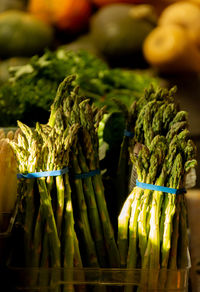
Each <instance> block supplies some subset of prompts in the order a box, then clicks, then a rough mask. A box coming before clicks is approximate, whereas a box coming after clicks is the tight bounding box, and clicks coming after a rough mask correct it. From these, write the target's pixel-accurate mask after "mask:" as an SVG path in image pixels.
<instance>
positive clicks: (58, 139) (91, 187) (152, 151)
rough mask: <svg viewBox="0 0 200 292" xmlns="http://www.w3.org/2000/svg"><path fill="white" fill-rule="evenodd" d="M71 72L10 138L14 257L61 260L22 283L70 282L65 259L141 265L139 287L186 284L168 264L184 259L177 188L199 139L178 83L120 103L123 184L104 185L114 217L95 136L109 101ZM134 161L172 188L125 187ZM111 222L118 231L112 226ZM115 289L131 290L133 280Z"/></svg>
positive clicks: (142, 174) (23, 263)
mask: <svg viewBox="0 0 200 292" xmlns="http://www.w3.org/2000/svg"><path fill="white" fill-rule="evenodd" d="M75 78H76V76H75V75H70V76H68V77H66V78H65V79H64V80H63V81H62V82H61V83H60V85H59V87H58V89H57V93H56V96H55V98H54V102H53V103H52V105H51V111H50V116H49V119H48V123H46V124H41V123H39V122H37V123H36V126H35V127H34V128H30V127H29V126H27V125H26V124H24V123H22V122H19V121H18V126H19V128H20V130H19V131H18V135H17V141H10V145H11V146H12V147H13V149H14V151H15V153H16V157H17V161H18V182H19V183H18V195H19V201H20V203H19V207H18V214H17V218H16V222H15V228H14V234H13V236H14V238H15V245H14V246H12V249H13V251H12V258H11V262H10V265H11V266H16V267H23V268H25V267H29V268H34V267H38V268H41V267H43V268H54V269H55V268H65V269H63V273H58V272H54V271H55V270H54V269H53V270H51V271H52V272H51V273H49V272H48V273H46V274H43V276H42V273H40V272H39V273H38V274H37V273H36V274H35V273H34V276H32V277H31V279H29V277H28V278H27V277H26V276H25V278H24V285H28V286H30V287H33V286H36V287H43V286H45V285H46V286H49V287H51V286H53V285H56V283H58V282H59V281H62V283H63V286H62V285H59V287H58V288H57V289H62V288H63V289H64V290H63V291H69V290H68V289H70V291H71V290H72V291H73V285H72V282H71V281H72V280H73V273H72V270H69V269H68V268H85V267H91V268H122V269H135V268H137V269H140V271H141V277H140V283H138V284H137V285H138V289H137V288H136V289H137V291H143V289H157V288H161V289H164V288H166V287H167V288H172V289H173V288H176V287H177V285H183V283H185V282H184V281H185V278H184V279H181V280H180V279H179V280H180V281H181V282H180V283H179V284H177V283H178V281H179V280H178V279H177V274H174V271H176V270H177V271H178V269H180V268H183V269H185V268H186V267H187V265H188V249H189V247H188V235H187V224H188V223H187V206H186V201H185V197H184V191H183V188H184V187H185V179H186V175H187V174H188V173H189V172H190V171H191V170H192V169H194V168H195V166H196V148H195V145H194V144H193V142H192V140H191V138H190V132H189V129H188V118H187V113H186V112H184V111H180V110H179V107H178V105H177V104H176V102H175V89H174V88H172V89H171V90H170V91H169V90H167V89H163V88H160V89H154V87H149V88H148V89H146V91H145V93H144V95H143V96H142V97H141V98H140V99H138V100H137V101H135V102H134V103H133V105H132V107H131V108H130V109H129V110H126V114H125V117H126V121H127V122H126V124H127V128H126V132H125V133H126V134H125V137H124V141H125V142H124V141H123V143H122V148H121V152H122V153H121V156H120V161H119V166H120V165H122V164H121V163H122V161H121V159H122V160H123V163H124V164H127V165H125V167H122V168H120V171H121V176H118V177H116V186H117V185H118V183H119V182H121V181H122V180H124V179H125V183H126V184H127V185H126V190H124V193H121V192H123V191H122V188H118V189H117V191H116V190H114V189H113V192H111V193H110V196H115V200H117V201H118V202H120V204H121V205H120V207H122V208H119V209H120V210H119V209H117V212H116V210H115V213H114V216H115V217H114V218H111V217H112V216H113V213H112V212H110V210H109V209H108V205H107V199H106V196H105V193H106V190H105V186H104V184H103V182H104V181H103V180H102V174H101V168H100V164H99V139H98V135H97V131H98V127H99V124H100V122H101V120H102V117H103V114H104V111H105V108H104V107H103V108H100V109H98V108H97V107H96V106H95V105H94V103H91V101H90V100H89V99H87V98H85V97H83V96H82V95H79V94H80V92H81V91H79V87H78V86H76V85H74V81H75ZM120 106H121V108H123V107H122V104H120ZM125 108H126V107H125V106H124V108H123V109H124V110H125ZM127 133H129V134H128V135H127ZM130 133H132V134H133V135H132V136H131V135H130ZM138 145H139V147H138ZM136 148H137V150H136ZM135 153H137V155H136V154H135ZM122 154H123V155H122ZM125 156H126V157H127V158H126V159H125V160H124V158H123V157H125ZM116 159H118V158H117V157H116ZM130 162H132V165H133V166H134V168H135V169H136V171H137V179H138V181H139V182H140V183H147V184H148V185H149V184H151V185H152V184H153V185H154V186H155V185H157V186H162V187H167V188H170V189H167V190H165V189H164V190H163V189H158V190H155V191H153V190H152V189H151V188H150V189H145V188H144V186H143V185H136V186H133V187H132V191H131V193H130V194H129V192H128V187H129V184H130V179H129V177H130V176H129V173H128V172H130V169H131V167H130V166H131V165H130ZM127 169H128V172H127ZM123 171H124V173H122V172H123ZM52 172H53V174H52ZM118 174H119V173H118ZM127 178H128V179H127ZM120 180H121V181H120ZM151 187H152V186H151ZM171 189H173V190H175V193H170V191H171ZM176 190H180V191H179V193H176ZM118 196H119V197H118ZM119 199H120V200H119ZM116 213H117V216H116ZM116 221H118V230H114V229H113V225H114V227H115V223H116ZM113 222H114V224H113ZM114 231H115V232H114ZM70 271H71V272H70ZM81 271H82V272H80V275H79V276H80V281H83V282H84V277H85V276H86V275H85V274H84V269H82V270H81ZM171 271H173V272H172V273H171ZM174 275H175V276H174ZM83 282H82V283H83ZM70 283H71V284H70ZM104 288H105V287H103V289H104ZM105 289H106V288H105ZM121 289H122V291H124V290H125V291H129V290H130V291H133V290H132V286H125V287H121ZM58 291H60V290H58ZM61 291H62V290H61ZM145 291H146V290H145ZM147 291H148V290H147Z"/></svg>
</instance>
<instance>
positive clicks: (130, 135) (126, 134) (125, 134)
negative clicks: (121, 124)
mask: <svg viewBox="0 0 200 292" xmlns="http://www.w3.org/2000/svg"><path fill="white" fill-rule="evenodd" d="M124 136H126V137H130V138H133V137H134V133H133V132H129V131H127V130H124Z"/></svg>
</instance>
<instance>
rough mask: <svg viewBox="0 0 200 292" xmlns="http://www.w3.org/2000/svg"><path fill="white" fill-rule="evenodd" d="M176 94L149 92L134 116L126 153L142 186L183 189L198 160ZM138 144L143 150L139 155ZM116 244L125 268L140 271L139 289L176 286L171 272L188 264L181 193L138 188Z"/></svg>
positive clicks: (123, 215)
mask: <svg viewBox="0 0 200 292" xmlns="http://www.w3.org/2000/svg"><path fill="white" fill-rule="evenodd" d="M174 92H175V91H174V89H172V90H171V91H169V92H168V91H167V90H159V91H158V92H156V91H154V89H153V88H150V89H149V90H147V91H146V94H145V96H144V97H143V98H141V99H140V100H139V101H138V103H136V104H135V105H134V109H135V111H134V113H132V114H131V117H132V120H134V121H135V122H134V123H132V129H131V130H132V131H133V133H134V138H133V139H132V140H131V142H129V143H128V142H126V143H127V144H128V146H126V148H125V147H124V148H123V149H122V150H123V151H124V153H126V150H127V148H128V147H129V152H130V157H131V161H132V162H133V165H134V167H135V168H136V171H137V178H138V181H139V182H141V183H146V184H148V186H149V185H154V186H155V185H156V186H164V187H168V188H170V189H171V188H173V189H175V190H179V189H183V188H184V187H185V179H186V175H187V174H188V172H189V171H190V170H191V169H194V168H195V166H196V163H197V162H196V149H195V145H194V144H193V142H192V140H191V138H190V132H189V129H188V120H187V113H186V112H184V111H180V110H179V108H178V106H177V105H176V104H175V100H174ZM129 121H130V118H129ZM130 126H131V125H130V124H129V127H130ZM125 139H126V140H127V137H125ZM129 140H130V139H129ZM137 143H140V147H139V151H138V153H137V154H135V148H136V146H137ZM123 146H124V145H123ZM118 245H119V252H120V260H121V266H122V267H127V268H141V269H142V273H141V287H143V288H144V289H153V290H156V291H157V289H163V288H172V289H175V288H177V283H176V281H177V279H174V273H173V272H172V273H171V274H170V271H174V270H176V269H179V268H186V267H187V264H188V238H187V206H186V200H185V196H184V193H183V191H182V192H180V193H179V192H177V193H175V194H174V193H173V194H172V193H170V191H169V193H168V191H167V190H165V191H163V190H162V189H160V188H158V189H157V190H153V189H152V186H150V189H146V188H145V187H144V186H143V185H141V184H137V185H136V186H135V187H134V188H133V190H132V192H131V193H130V194H129V195H128V197H127V199H126V201H125V203H124V205H123V208H122V210H121V213H120V215H119V218H118ZM167 269H169V271H167ZM176 276H177V275H176ZM141 287H139V288H138V291H142V288H141ZM127 290H129V289H128V288H127Z"/></svg>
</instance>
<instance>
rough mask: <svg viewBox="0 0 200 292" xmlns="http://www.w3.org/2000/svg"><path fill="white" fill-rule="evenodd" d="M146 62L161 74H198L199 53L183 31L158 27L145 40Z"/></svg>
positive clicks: (173, 26)
mask: <svg viewBox="0 0 200 292" xmlns="http://www.w3.org/2000/svg"><path fill="white" fill-rule="evenodd" d="M143 53H144V56H145V58H146V60H147V61H148V62H149V63H150V64H151V65H152V66H154V67H157V68H158V69H159V70H160V71H163V72H183V71H184V72H200V51H199V50H198V48H197V46H195V44H194V43H193V41H191V39H190V37H189V36H188V34H187V33H186V31H185V29H183V28H182V27H180V26H178V25H168V26H158V27H156V28H155V29H154V30H153V31H152V32H151V33H150V34H149V35H148V36H147V38H146V39H145V41H144V44H143Z"/></svg>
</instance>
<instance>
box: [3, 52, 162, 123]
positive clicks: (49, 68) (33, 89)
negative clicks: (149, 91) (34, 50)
mask: <svg viewBox="0 0 200 292" xmlns="http://www.w3.org/2000/svg"><path fill="white" fill-rule="evenodd" d="M74 73H76V74H77V79H76V81H74V83H76V84H78V85H80V90H81V93H82V94H83V95H85V96H86V97H88V98H92V100H94V101H95V104H96V105H97V106H102V105H107V110H109V111H110V112H112V111H115V110H117V107H116V105H115V103H114V102H113V101H112V98H116V99H120V100H123V102H124V103H125V104H126V105H129V104H130V103H131V100H133V99H135V98H138V97H139V96H140V95H141V94H142V93H143V91H144V88H145V87H147V86H149V85H150V84H151V83H153V84H155V85H156V84H159V83H160V80H159V78H156V77H153V76H151V75H150V74H149V73H148V72H137V71H128V70H122V69H117V68H115V69H110V68H109V66H108V65H107V64H106V63H105V62H104V61H102V60H101V59H99V58H97V57H95V56H94V55H93V54H91V53H88V52H87V51H78V52H73V51H65V50H63V49H60V50H59V49H58V50H57V51H55V52H51V51H47V52H46V53H45V54H44V55H42V56H41V57H39V56H34V57H33V58H32V59H31V61H30V62H29V63H28V64H26V65H25V66H17V67H13V70H12V71H11V78H10V79H9V81H8V82H6V83H5V84H3V85H2V86H1V87H0V110H1V118H0V124H1V126H7V127H8V126H11V125H12V126H16V121H17V120H21V121H22V122H25V123H27V124H28V125H29V126H32V125H34V124H35V122H36V121H40V122H42V123H46V122H47V120H48V115H49V107H50V105H51V103H52V102H53V99H54V96H55V94H56V90H57V87H58V85H59V83H60V82H61V81H62V80H63V79H64V78H65V77H66V76H67V75H69V74H74Z"/></svg>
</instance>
